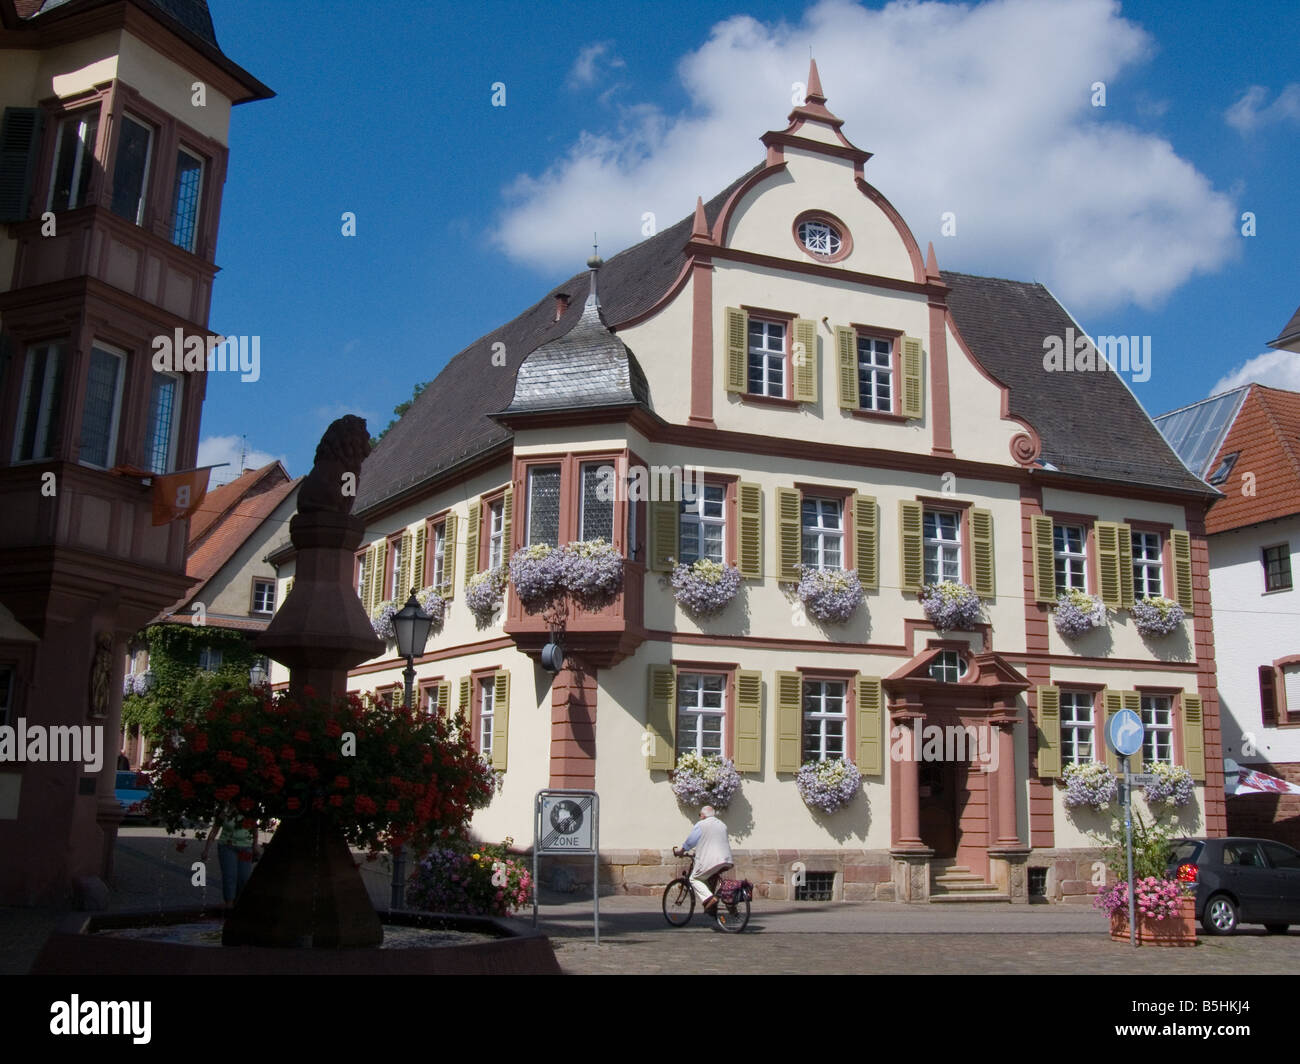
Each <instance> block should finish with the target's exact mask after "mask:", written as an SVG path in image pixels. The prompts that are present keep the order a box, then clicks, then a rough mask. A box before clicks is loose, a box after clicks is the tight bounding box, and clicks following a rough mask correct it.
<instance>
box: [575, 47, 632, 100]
mask: <svg viewBox="0 0 1300 1064" xmlns="http://www.w3.org/2000/svg"><path fill="white" fill-rule="evenodd" d="M613 47H614V42H613V41H597V42H596V43H595V44H589V45H587V46H586V47H585V48H583V49H582V50H581V51H580V52H579V53H578V58H577V59H575V60H574V61H573V67H572V69H571V70H570V71H569V81H568V84H569V88H571V89H581V88H586V87H587V86H588V85H594V84H595V83H596V80H597V78H602V77H604V78H607V77H609V72H610V71H611V70H617V69H620V68H623V67H626V66H627V64H626V63H624V62H623V60H622V59H620V58H619V57H618V56H617V55H615V54H614V53H613V50H612V49H613Z"/></svg>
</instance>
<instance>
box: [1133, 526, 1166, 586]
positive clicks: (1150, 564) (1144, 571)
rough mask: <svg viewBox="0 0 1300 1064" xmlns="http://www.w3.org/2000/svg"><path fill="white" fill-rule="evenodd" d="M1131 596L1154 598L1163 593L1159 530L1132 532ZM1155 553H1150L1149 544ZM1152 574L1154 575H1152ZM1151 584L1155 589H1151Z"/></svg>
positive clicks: (1162, 567) (1163, 572)
mask: <svg viewBox="0 0 1300 1064" xmlns="http://www.w3.org/2000/svg"><path fill="white" fill-rule="evenodd" d="M1130 538H1131V540H1132V545H1133V598H1134V599H1145V598H1155V597H1156V596H1158V595H1163V594H1164V593H1165V562H1164V556H1163V553H1162V549H1161V548H1162V547H1163V544H1162V542H1161V538H1160V533H1159V532H1133V533H1131V535H1130ZM1153 542H1154V544H1155V548H1154V549H1155V553H1154V554H1152V553H1151V549H1152V548H1151V544H1152V543H1153ZM1153 574H1154V575H1153ZM1152 586H1154V587H1155V590H1154V591H1152V590H1151V589H1152Z"/></svg>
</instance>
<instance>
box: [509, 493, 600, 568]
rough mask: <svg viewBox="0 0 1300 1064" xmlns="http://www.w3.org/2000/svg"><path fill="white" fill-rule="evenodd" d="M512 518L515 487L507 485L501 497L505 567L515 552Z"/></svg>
mask: <svg viewBox="0 0 1300 1064" xmlns="http://www.w3.org/2000/svg"><path fill="white" fill-rule="evenodd" d="M514 517H515V486H514V485H513V484H507V485H506V490H505V494H504V495H502V496H501V557H502V559H503V560H504V561H505V564H506V565H509V564H510V556H511V555H512V554H513V553H514V550H515V548H514V540H513V538H512V537H513V535H514ZM611 540H612V536H611Z"/></svg>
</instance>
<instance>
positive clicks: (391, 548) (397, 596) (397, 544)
mask: <svg viewBox="0 0 1300 1064" xmlns="http://www.w3.org/2000/svg"><path fill="white" fill-rule="evenodd" d="M388 568H389V573H388V586H387V588H386V590H387V591H388V594H387V595H385V596H384V598H386V599H388V600H389V601H390V602H396V603H397V604H398V606H399V607H400V606H401V605H402V604H403V603H404V602H405V601H406V595H405V594H403V590H404V589H403V588H399V587H398V586H397V581H398V580H399V579H400V578H401V575H402V537H401V536H398V537H397V538H396V539H394V540H390V541H389V544H388Z"/></svg>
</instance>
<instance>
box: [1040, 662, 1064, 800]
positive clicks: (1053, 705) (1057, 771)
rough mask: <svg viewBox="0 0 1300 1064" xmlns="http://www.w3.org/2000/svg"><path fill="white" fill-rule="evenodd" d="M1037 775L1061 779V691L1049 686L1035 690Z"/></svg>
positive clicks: (1042, 777) (1042, 686) (1044, 777)
mask: <svg viewBox="0 0 1300 1064" xmlns="http://www.w3.org/2000/svg"><path fill="white" fill-rule="evenodd" d="M1037 694H1038V775H1039V778H1040V779H1053V780H1055V779H1060V778H1061V689H1060V688H1059V687H1053V686H1052V685H1051V684H1043V685H1041V686H1039V687H1038V688H1037Z"/></svg>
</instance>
